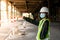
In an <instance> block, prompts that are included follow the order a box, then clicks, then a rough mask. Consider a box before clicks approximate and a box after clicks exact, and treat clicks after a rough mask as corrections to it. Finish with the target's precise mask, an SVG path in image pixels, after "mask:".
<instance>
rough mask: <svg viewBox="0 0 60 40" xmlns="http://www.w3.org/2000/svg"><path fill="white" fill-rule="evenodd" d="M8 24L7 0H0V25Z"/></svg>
mask: <svg viewBox="0 0 60 40" xmlns="http://www.w3.org/2000/svg"><path fill="white" fill-rule="evenodd" d="M7 25H8V0H1V27H5V26H7Z"/></svg>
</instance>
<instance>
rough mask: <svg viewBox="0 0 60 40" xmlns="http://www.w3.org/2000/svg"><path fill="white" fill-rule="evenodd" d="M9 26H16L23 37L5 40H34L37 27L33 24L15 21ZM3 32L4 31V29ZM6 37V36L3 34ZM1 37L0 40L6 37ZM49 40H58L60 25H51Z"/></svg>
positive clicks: (59, 39) (59, 38) (59, 37)
mask: <svg viewBox="0 0 60 40" xmlns="http://www.w3.org/2000/svg"><path fill="white" fill-rule="evenodd" d="M10 25H11V26H13V25H14V26H18V27H19V30H20V31H22V32H23V33H25V34H23V35H20V36H18V37H17V36H16V37H15V38H11V39H7V40H36V34H37V28H38V27H37V26H36V25H34V24H31V23H29V22H27V21H24V20H23V21H17V22H16V23H13V24H10ZM22 25H24V27H23V28H22ZM4 30H5V29H4ZM1 31H2V30H0V34H1V33H4V34H5V33H9V32H8V31H7V32H1ZM5 35H7V34H5ZM5 35H3V36H1V35H0V38H1V39H0V40H5V39H6V38H7V37H8V35H7V36H5ZM50 35H51V37H50V39H51V40H60V23H51V34H50Z"/></svg>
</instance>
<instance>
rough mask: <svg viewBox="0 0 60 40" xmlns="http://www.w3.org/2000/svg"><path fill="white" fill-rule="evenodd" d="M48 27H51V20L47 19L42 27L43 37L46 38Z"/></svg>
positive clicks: (41, 35)
mask: <svg viewBox="0 0 60 40" xmlns="http://www.w3.org/2000/svg"><path fill="white" fill-rule="evenodd" d="M48 27H49V21H45V23H44V24H43V27H42V31H41V34H40V38H41V39H44V38H46V34H47V33H48Z"/></svg>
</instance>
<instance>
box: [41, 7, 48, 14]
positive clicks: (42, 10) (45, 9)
mask: <svg viewBox="0 0 60 40" xmlns="http://www.w3.org/2000/svg"><path fill="white" fill-rule="evenodd" d="M40 12H48V13H49V10H48V8H47V7H42V8H41V10H40Z"/></svg>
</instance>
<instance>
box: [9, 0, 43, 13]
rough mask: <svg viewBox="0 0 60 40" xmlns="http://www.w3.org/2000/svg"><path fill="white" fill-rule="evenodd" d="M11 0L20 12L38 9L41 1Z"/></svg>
mask: <svg viewBox="0 0 60 40" xmlns="http://www.w3.org/2000/svg"><path fill="white" fill-rule="evenodd" d="M9 1H10V2H12V3H13V4H14V5H15V6H16V7H17V8H18V9H19V10H20V12H34V11H35V10H36V9H39V6H40V4H41V3H42V2H43V1H41V0H9Z"/></svg>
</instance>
